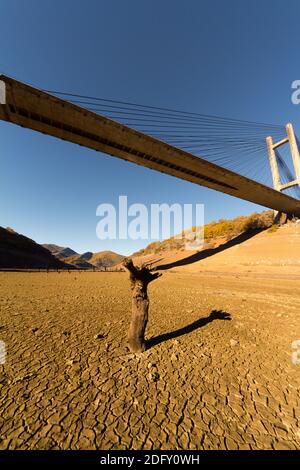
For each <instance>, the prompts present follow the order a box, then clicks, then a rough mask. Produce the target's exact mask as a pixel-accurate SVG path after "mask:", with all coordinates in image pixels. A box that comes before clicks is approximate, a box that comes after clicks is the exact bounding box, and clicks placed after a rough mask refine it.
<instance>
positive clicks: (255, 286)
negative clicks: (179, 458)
mask: <svg viewBox="0 0 300 470" xmlns="http://www.w3.org/2000/svg"><path fill="white" fill-rule="evenodd" d="M150 300H151V310H150V322H149V326H148V329H147V338H148V340H149V342H148V350H147V351H146V352H145V353H143V354H141V355H136V356H135V355H131V354H129V353H128V352H127V351H126V350H125V349H124V345H125V343H126V331H127V328H128V324H129V321H130V302H131V299H130V288H129V281H128V278H127V275H126V274H125V273H79V272H77V273H75V272H71V273H49V274H47V273H0V340H2V341H4V342H5V344H6V348H7V359H6V363H5V364H4V365H0V448H1V449H97V448H98V449H99V448H101V449H271V448H274V449H296V448H297V449H300V428H299V424H300V396H299V387H300V365H296V364H293V362H292V347H291V343H292V342H293V341H295V340H297V339H300V274H293V276H288V275H284V274H283V275H282V276H280V275H278V274H277V275H272V274H269V275H263V274H259V273H245V272H243V273H240V274H234V273H222V274H220V273H219V274H218V273H217V272H206V273H202V274H200V273H185V272H181V273H180V272H178V273H172V272H164V274H163V276H162V277H161V278H160V279H158V280H157V281H155V282H153V284H151V286H150Z"/></svg>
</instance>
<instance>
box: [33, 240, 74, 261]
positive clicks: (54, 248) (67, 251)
mask: <svg viewBox="0 0 300 470" xmlns="http://www.w3.org/2000/svg"><path fill="white" fill-rule="evenodd" d="M42 246H43V247H44V248H46V249H47V250H49V251H50V252H51V253H52V254H53V255H54V256H56V258H59V259H61V260H65V258H68V257H69V256H76V255H78V253H76V251H74V250H72V249H71V248H68V247H63V246H58V245H54V244H51V243H50V244H47V243H45V244H44V245H42Z"/></svg>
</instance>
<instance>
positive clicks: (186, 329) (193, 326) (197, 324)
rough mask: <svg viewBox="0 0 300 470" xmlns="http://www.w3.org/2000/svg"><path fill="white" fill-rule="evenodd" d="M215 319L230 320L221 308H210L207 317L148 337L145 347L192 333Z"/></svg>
mask: <svg viewBox="0 0 300 470" xmlns="http://www.w3.org/2000/svg"><path fill="white" fill-rule="evenodd" d="M215 320H227V321H228V320H229V321H230V320H231V315H230V313H227V312H223V310H212V312H211V313H210V315H209V316H208V317H205V318H199V319H198V320H196V321H194V322H193V323H190V324H189V325H186V326H183V327H182V328H179V329H178V330H174V331H170V332H169V333H163V334H161V335H159V336H156V337H154V338H150V339H149V340H147V341H146V347H147V349H149V348H151V347H153V346H157V345H158V344H160V343H163V342H164V341H168V340H170V339H175V338H179V337H180V336H183V335H186V334H189V333H192V332H193V331H195V330H198V328H202V327H203V326H205V325H207V324H208V323H211V322H213V321H215Z"/></svg>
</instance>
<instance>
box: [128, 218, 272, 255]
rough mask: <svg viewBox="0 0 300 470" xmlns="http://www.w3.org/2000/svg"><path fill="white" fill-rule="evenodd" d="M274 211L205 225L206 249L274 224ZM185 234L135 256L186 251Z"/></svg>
mask: <svg viewBox="0 0 300 470" xmlns="http://www.w3.org/2000/svg"><path fill="white" fill-rule="evenodd" d="M273 218H274V215H273V211H264V212H261V213H256V212H255V213H253V214H250V215H248V216H240V217H236V218H234V219H229V220H226V219H220V220H218V221H214V222H210V223H209V224H206V225H205V226H204V249H206V248H214V247H217V246H219V245H220V244H222V243H224V242H227V241H229V240H232V239H233V238H235V237H237V236H239V235H241V234H243V233H248V232H252V231H255V230H263V229H266V228H269V227H271V225H272V224H273ZM195 229H196V227H192V228H191V229H189V230H186V234H188V233H191V232H192V231H195ZM186 241H187V240H186V238H185V236H183V237H181V238H175V237H170V238H168V239H166V240H162V241H156V242H152V243H150V244H149V245H148V246H146V248H144V249H142V250H140V251H138V252H136V253H133V255H132V256H133V257H138V258H140V257H144V256H148V255H156V257H157V256H164V255H165V254H166V253H168V254H169V253H170V252H177V251H184V250H185V243H186Z"/></svg>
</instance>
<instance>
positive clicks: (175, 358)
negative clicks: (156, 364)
mask: <svg viewBox="0 0 300 470" xmlns="http://www.w3.org/2000/svg"><path fill="white" fill-rule="evenodd" d="M171 361H172V362H175V361H178V354H175V353H173V354H172V355H171Z"/></svg>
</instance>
